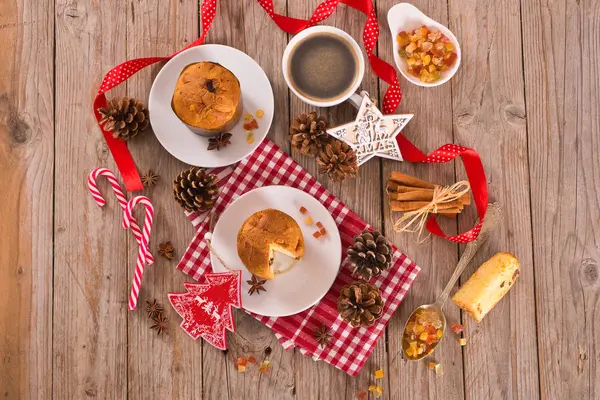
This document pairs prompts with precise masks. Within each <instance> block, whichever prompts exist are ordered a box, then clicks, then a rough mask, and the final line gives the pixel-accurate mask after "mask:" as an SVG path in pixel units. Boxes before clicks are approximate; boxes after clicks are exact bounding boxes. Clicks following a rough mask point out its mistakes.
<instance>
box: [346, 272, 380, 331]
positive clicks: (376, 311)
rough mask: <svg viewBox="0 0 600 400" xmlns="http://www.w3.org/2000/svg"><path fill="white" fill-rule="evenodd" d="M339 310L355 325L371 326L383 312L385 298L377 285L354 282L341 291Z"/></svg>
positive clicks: (347, 320)
mask: <svg viewBox="0 0 600 400" xmlns="http://www.w3.org/2000/svg"><path fill="white" fill-rule="evenodd" d="M337 310H338V312H339V313H340V316H341V317H342V319H343V320H344V321H346V322H348V323H349V324H350V325H352V326H353V327H358V326H370V325H373V323H375V321H376V320H377V319H378V318H380V317H381V315H382V314H383V299H382V298H381V293H380V292H379V289H377V286H375V285H371V284H370V283H366V282H353V283H351V284H348V285H346V286H344V287H343V288H342V290H341V291H340V296H339V297H338V304H337Z"/></svg>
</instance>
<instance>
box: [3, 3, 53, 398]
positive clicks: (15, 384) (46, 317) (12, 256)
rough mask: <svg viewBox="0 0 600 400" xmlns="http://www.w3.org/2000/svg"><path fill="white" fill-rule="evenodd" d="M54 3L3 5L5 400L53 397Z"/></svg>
mask: <svg viewBox="0 0 600 400" xmlns="http://www.w3.org/2000/svg"><path fill="white" fill-rule="evenodd" d="M53 14H54V12H53V5H52V3H51V2H50V1H47V0H44V1H39V2H38V1H27V0H23V1H12V2H2V4H0V36H1V37H2V42H1V43H0V51H1V52H2V54H3V55H4V56H3V62H2V63H1V65H0V168H1V169H2V171H3V172H2V175H1V176H0V190H1V191H2V200H1V201H0V221H1V222H0V237H1V238H2V239H1V240H0V293H2V298H3V299H4V300H5V301H3V302H2V303H0V332H2V333H1V334H0V396H1V397H2V398H5V399H16V398H32V399H36V398H40V399H41V398H50V396H51V393H52V250H53V249H52V206H53V202H52V187H53V183H54V176H53V160H54V146H53V141H54V118H53V112H54V93H53V85H54V77H53V73H54V64H53V62H54V60H53V49H54V40H53V34H52V33H53V31H54V18H53Z"/></svg>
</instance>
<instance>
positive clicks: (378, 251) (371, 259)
mask: <svg viewBox="0 0 600 400" xmlns="http://www.w3.org/2000/svg"><path fill="white" fill-rule="evenodd" d="M348 259H349V260H350V263H351V264H352V274H353V275H356V276H357V277H360V278H363V279H364V280H366V281H369V280H370V279H371V277H372V276H379V275H381V272H382V271H385V270H386V269H388V268H389V267H390V265H391V264H392V246H391V245H390V244H389V242H388V241H387V239H386V238H385V237H384V236H383V235H382V234H381V233H379V232H377V231H373V232H371V231H367V230H364V231H362V233H361V234H360V235H357V236H355V237H354V244H353V245H352V246H350V247H348Z"/></svg>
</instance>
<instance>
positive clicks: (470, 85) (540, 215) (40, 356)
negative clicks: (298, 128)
mask: <svg viewBox="0 0 600 400" xmlns="http://www.w3.org/2000/svg"><path fill="white" fill-rule="evenodd" d="M395 3H396V2H395V1H394V0H375V7H376V11H377V16H378V20H379V23H380V27H381V34H380V38H379V42H378V46H377V48H376V53H377V54H378V55H379V56H380V57H382V58H383V59H384V60H386V61H388V62H391V63H393V54H392V40H393V38H392V37H391V35H390V33H389V31H388V26H387V22H386V14H387V10H389V8H390V7H392V6H393V5H394V4H395ZM411 3H413V4H415V5H416V6H417V7H419V8H420V9H421V10H422V11H424V12H425V13H426V14H428V15H429V16H431V17H432V18H434V19H436V20H437V21H440V22H441V23H443V24H445V25H447V26H448V27H449V28H450V29H451V30H452V31H453V32H454V33H455V35H456V36H457V38H458V40H459V42H460V43H461V47H462V56H463V59H462V65H461V67H460V68H459V70H458V73H457V74H456V76H455V77H454V78H453V79H452V80H451V81H450V82H449V83H447V84H444V85H442V86H439V87H436V88H421V87H418V86H415V85H412V84H411V83H409V82H408V81H406V80H405V79H403V78H400V83H401V86H402V89H403V93H404V99H403V101H402V103H401V105H400V107H399V110H398V111H399V112H403V113H414V114H415V117H414V118H413V119H412V121H411V122H410V123H409V124H408V126H407V127H406V128H405V130H404V134H405V136H407V137H408V138H409V139H410V140H411V141H413V142H414V143H415V144H416V145H417V146H418V147H419V148H421V149H422V150H423V151H424V152H431V151H433V150H435V149H436V148H437V147H439V146H441V145H442V144H445V143H452V142H454V143H459V144H462V145H465V146H469V147H474V148H476V149H477V151H478V152H479V153H480V155H481V157H482V160H483V164H484V167H485V169H486V173H487V179H488V188H489V192H490V201H498V202H499V203H501V204H502V206H503V208H504V219H503V222H502V225H501V228H500V229H498V231H497V232H496V233H495V235H494V236H493V237H492V238H491V240H490V242H489V243H488V244H487V245H486V246H484V247H483V248H482V249H481V250H480V252H479V253H478V254H477V256H476V257H475V259H474V261H473V262H472V263H471V265H470V266H469V267H468V268H467V270H466V271H465V273H464V274H463V277H462V281H464V280H465V279H467V278H468V276H470V275H471V274H472V273H473V271H475V269H476V268H477V266H478V265H479V264H480V263H481V262H483V261H484V260H485V259H487V258H488V257H490V256H491V255H493V254H494V253H495V252H497V251H508V252H511V253H513V254H515V255H516V256H517V257H518V258H519V260H520V262H521V276H520V277H519V279H518V282H517V284H516V285H515V287H514V288H513V289H512V290H511V291H510V292H509V294H508V295H507V296H506V298H505V299H503V300H502V301H501V302H500V303H499V304H498V305H497V306H496V307H495V308H494V310H493V311H492V312H491V313H490V314H489V315H488V316H486V317H485V319H484V320H483V321H482V322H481V323H476V322H474V321H473V320H472V319H470V317H468V316H467V315H463V313H461V312H460V310H459V309H458V308H457V307H456V306H455V305H454V304H453V303H451V302H448V304H447V305H446V307H445V312H446V315H447V318H448V321H449V323H454V322H462V323H464V324H465V326H466V332H467V340H468V343H467V346H466V347H463V348H461V347H460V346H459V345H458V343H457V342H456V340H455V338H454V337H453V336H452V335H451V334H448V335H447V337H446V338H444V340H443V341H442V343H441V344H440V346H439V347H438V349H437V350H436V352H435V354H434V356H433V358H434V359H435V360H437V361H440V362H441V363H442V364H443V366H444V370H445V374H444V376H443V377H436V376H435V375H434V374H433V372H432V371H430V370H428V369H427V365H426V363H425V362H409V361H406V360H404V359H403V358H402V350H401V334H402V328H403V326H404V323H405V321H406V319H407V317H408V316H409V314H410V312H411V311H412V310H413V309H414V308H415V307H416V306H418V305H420V304H424V303H431V302H433V301H434V300H435V298H436V296H437V295H438V294H439V293H440V292H441V290H442V289H443V287H444V286H445V284H446V282H447V279H448V278H449V277H450V275H451V274H452V271H453V269H454V266H455V265H456V263H457V261H458V259H459V257H460V255H461V252H462V246H460V247H459V246H457V245H456V244H453V243H450V242H447V241H443V240H441V239H439V238H436V237H431V238H429V239H428V240H427V241H425V242H424V243H418V242H417V240H416V238H415V237H414V236H411V235H408V234H399V233H395V232H394V230H393V223H394V220H395V218H397V217H398V215H397V213H392V212H390V208H389V205H388V204H387V195H386V193H385V181H386V179H387V178H388V176H389V175H390V173H391V172H392V171H402V172H404V173H408V174H411V175H414V176H417V177H419V178H422V179H426V180H429V181H431V182H435V183H440V184H450V183H453V182H455V181H456V180H461V179H465V173H464V169H463V167H462V163H461V162H460V161H458V160H457V161H456V162H453V163H447V164H435V165H420V164H411V163H406V162H394V161H390V160H383V159H374V160H371V161H369V162H368V163H366V164H365V165H363V166H362V167H361V168H360V171H359V177H358V178H357V179H356V180H349V181H345V182H343V183H333V182H331V181H329V179H328V178H327V177H326V176H323V175H318V171H317V167H316V163H315V160H314V159H311V158H308V157H306V156H303V155H301V154H299V153H297V152H295V151H293V149H292V148H291V146H290V143H289V140H288V130H289V124H290V120H291V119H293V118H294V117H296V116H298V115H299V114H302V113H306V112H309V111H313V110H315V111H317V112H318V113H319V114H321V115H323V116H325V117H326V118H327V119H328V120H329V122H330V124H331V125H337V124H341V123H344V122H347V121H350V120H352V119H353V118H354V117H355V114H356V111H355V110H354V109H353V108H352V107H351V106H350V105H349V104H342V105H339V106H336V107H331V108H327V109H316V108H314V107H312V106H308V105H306V104H304V103H303V102H302V101H300V100H299V99H298V98H296V97H295V96H294V95H293V94H291V93H290V92H289V90H288V88H287V86H286V84H285V81H284V79H283V74H282V71H281V57H282V55H283V51H284V49H285V46H286V45H287V43H288V41H289V40H290V38H291V35H288V34H286V33H285V32H283V31H281V30H280V29H279V28H278V27H277V26H276V25H275V24H274V23H273V22H272V21H271V20H270V19H269V18H268V17H267V15H266V14H265V12H264V11H263V9H262V8H261V7H260V6H259V5H258V4H257V2H256V1H255V0H242V1H237V2H233V1H222V0H221V1H220V2H219V4H218V7H217V16H216V18H215V21H214V24H213V26H212V28H211V31H210V33H209V35H208V37H207V43H220V44H225V45H228V46H232V47H235V48H237V49H240V50H242V51H244V52H246V53H247V54H249V55H250V56H251V57H252V58H254V59H255V60H256V61H257V62H258V63H259V64H260V65H261V67H262V68H263V69H264V70H265V72H266V74H267V76H268V77H269V80H270V81H271V85H272V87H273V91H274V96H275V104H276V113H275V118H274V120H273V125H272V128H271V130H270V132H269V136H268V137H269V139H271V140H273V141H274V142H276V143H277V144H278V145H279V146H281V147H282V148H283V149H284V150H285V151H287V152H288V153H290V154H291V155H292V156H293V157H294V159H296V160H297V161H298V162H299V163H300V164H301V165H302V166H303V167H304V168H306V169H307V170H308V171H309V172H310V173H311V174H313V175H314V176H316V177H317V179H318V180H319V181H320V182H321V183H322V184H323V185H324V186H325V187H326V188H327V189H329V190H330V191H332V192H333V193H334V194H335V195H336V196H338V197H339V198H340V199H341V200H342V201H344V202H345V203H346V204H348V206H349V207H350V208H352V209H353V210H354V211H355V212H357V213H358V214H359V215H361V216H362V217H363V218H364V219H365V220H366V221H367V222H368V223H369V224H371V226H372V227H373V228H375V229H379V230H381V231H383V232H385V234H386V236H387V237H388V238H390V239H391V240H392V241H393V242H394V243H395V244H396V245H397V246H398V247H399V248H400V249H401V250H402V251H404V252H405V253H406V254H408V256H409V257H410V258H411V259H412V260H414V261H415V262H416V263H417V264H419V265H420V266H421V268H422V272H421V274H420V275H419V277H418V279H417V280H416V282H415V283H414V285H413V287H412V288H411V289H410V291H409V293H408V295H407V297H406V299H405V300H404V301H403V302H402V303H401V305H400V307H399V309H398V311H397V312H396V314H395V315H394V317H393V318H392V320H391V321H390V323H389V325H388V327H387V329H386V332H385V334H384V335H383V336H382V337H381V339H380V340H379V342H378V344H377V346H376V348H375V350H374V352H373V353H372V355H371V357H370V359H369V360H368V362H367V364H366V365H365V366H364V368H363V370H362V371H361V372H360V373H359V375H358V376H357V377H350V376H349V375H347V374H345V373H344V372H342V371H340V370H337V369H335V368H334V367H332V366H330V365H328V364H326V363H324V362H315V361H313V360H312V359H310V358H307V357H304V356H302V355H301V354H300V352H299V351H295V350H291V351H284V350H283V349H282V347H281V346H280V345H279V343H278V341H277V340H276V338H275V336H274V335H273V333H272V332H271V331H270V330H269V329H268V328H266V327H265V326H263V325H262V324H260V323H259V322H257V321H256V320H255V319H254V318H252V317H251V316H249V315H247V314H246V313H244V312H240V311H238V312H236V315H235V317H236V325H237V332H236V333H235V334H229V335H228V340H229V350H228V351H220V350H217V349H215V348H213V347H212V346H210V345H208V344H205V343H204V342H203V341H202V340H198V341H193V340H191V339H190V338H189V337H188V336H187V335H186V334H185V333H184V332H183V331H181V329H179V327H178V325H179V322H180V318H179V316H178V315H177V314H176V313H175V312H173V311H172V309H171V308H170V307H169V306H168V300H167V293H168V292H170V291H178V290H181V289H182V287H183V282H185V281H189V280H191V278H189V277H188V276H186V275H185V274H183V273H181V272H180V271H178V270H176V269H175V265H176V260H172V261H169V260H167V259H165V258H163V257H160V256H159V255H158V251H157V248H158V245H159V243H160V242H162V241H167V240H169V241H171V242H172V243H173V244H174V245H175V247H176V259H178V258H179V257H180V256H181V255H182V254H183V252H184V251H185V249H186V247H187V244H188V243H189V241H190V239H191V237H192V235H193V228H192V226H191V224H190V223H189V222H188V221H187V219H186V218H185V216H184V214H183V212H182V210H181V208H180V207H179V206H178V205H177V204H176V203H175V202H174V201H173V200H172V194H171V181H172V180H173V179H174V178H175V176H176V175H177V174H178V173H179V172H180V171H182V170H183V169H185V168H186V167H187V166H186V165H185V164H183V163H182V162H180V161H178V160H176V159H175V158H174V157H172V156H171V155H169V154H168V153H167V152H166V150H164V149H163V148H162V147H161V145H160V144H159V142H158V141H157V140H156V138H155V136H154V135H153V133H152V131H151V129H150V130H148V131H147V132H145V133H144V134H142V135H139V136H138V137H136V138H135V139H133V140H131V141H130V145H129V147H130V149H131V152H132V155H133V157H134V159H135V160H136V163H137V165H138V167H139V170H140V172H141V173H146V172H148V170H149V169H152V170H154V171H155V172H156V173H158V174H159V175H160V180H159V182H158V184H157V185H156V186H154V187H151V188H145V189H144V190H143V191H141V192H137V193H134V195H139V194H143V195H146V196H149V197H150V198H151V199H152V201H153V203H154V206H155V211H156V217H155V222H154V227H153V235H152V242H151V250H152V251H153V254H154V255H155V256H156V263H155V264H154V265H152V266H149V267H148V268H147V269H146V272H145V274H144V283H143V286H142V290H141V293H140V300H139V306H138V308H139V309H138V310H137V311H135V312H129V311H127V301H128V297H129V290H130V285H131V279H132V274H133V266H134V264H135V259H136V255H137V244H136V242H135V240H134V239H133V237H132V235H131V234H130V233H129V232H126V231H124V230H123V229H122V228H121V227H120V218H121V215H122V214H121V210H120V208H119V205H118V204H117V202H116V201H115V198H114V196H113V195H112V193H111V192H110V188H109V186H108V184H107V182H106V181H104V180H103V179H99V186H100V190H101V191H102V193H104V194H105V197H106V200H107V205H106V206H105V207H103V208H99V207H98V206H97V205H96V204H95V203H94V201H93V200H92V199H91V197H90V196H89V193H88V192H87V187H86V184H85V179H86V176H87V174H88V173H89V172H90V171H91V170H92V169H93V168H95V167H99V166H105V167H108V168H111V169H113V170H116V167H115V165H114V161H113V158H112V156H111V155H110V152H109V151H108V148H107V146H106V144H105V142H104V139H103V138H102V135H101V133H100V131H99V129H98V127H97V125H96V122H95V119H94V117H93V114H92V102H93V100H94V97H95V94H96V92H97V90H98V86H99V84H100V82H101V80H102V77H103V76H104V74H105V73H106V72H107V71H108V70H109V69H110V68H111V67H113V66H115V65H117V64H119V63H121V62H123V61H125V60H127V59H133V58H137V57H148V56H158V55H161V56H162V55H169V54H172V53H174V52H176V51H177V50H179V49H181V48H183V47H185V46H186V45H187V44H189V43H190V42H192V41H193V40H195V39H196V38H197V37H198V34H199V32H200V24H201V18H200V15H199V9H200V5H201V2H199V1H197V0H160V1H158V0H126V1H123V0H104V1H102V2H99V1H93V0H77V1H67V0H55V1H50V0H5V1H2V2H0V37H1V38H2V40H1V41H0V50H2V54H3V61H4V62H3V63H0V168H1V169H2V172H3V173H2V174H0V191H1V193H2V194H1V195H0V196H1V197H0V235H1V236H0V296H1V297H0V298H1V299H2V301H1V302H0V398H2V399H61V400H62V399H88V398H91V399H94V398H98V399H168V398H170V399H206V400H213V399H215V400H221V399H227V400H239V399H247V400H259V399H260V400H266V399H273V400H280V399H282V400H283V399H297V400H304V399H308V400H313V399H323V400H330V399H331V400H342V399H344V400H354V399H356V398H357V392H358V391H360V390H367V388H368V386H369V385H370V384H373V383H374V376H373V372H374V371H375V370H376V369H378V368H382V369H383V370H384V371H385V378H384V379H383V380H381V381H378V384H380V385H381V386H382V387H383V390H384V393H383V396H382V398H383V399H422V398H427V399H440V398H444V399H463V398H464V399H473V400H480V399H538V398H539V399H584V400H593V399H600V388H599V385H598V382H600V322H599V321H600V313H599V312H598V310H600V278H599V267H598V263H599V260H600V244H599V243H600V194H599V193H600V192H599V189H598V188H600V157H598V152H600V136H599V135H598V131H599V130H600V112H599V106H598V104H599V99H598V94H597V93H598V92H599V91H600V83H599V82H600V76H599V74H598V72H597V65H598V64H600V51H599V44H600V29H599V28H600V13H599V12H598V10H600V3H599V2H598V1H597V0H581V1H576V0H566V1H563V2H555V1H552V0H531V1H530V0H527V1H525V0H521V1H519V0H501V1H497V2H494V1H491V0H483V1H476V0H465V1H460V2H457V1H449V0H446V1H437V2H436V1H426V0H411ZM318 4H319V0H296V1H291V0H290V1H287V0H277V1H275V10H276V11H277V12H279V13H281V14H284V15H289V16H292V17H295V18H309V17H310V15H311V13H312V11H313V10H314V8H315V7H316V6H317V5H318ZM365 20H366V18H365V16H364V15H362V14H361V13H360V12H358V11H356V10H354V9H351V8H349V7H347V6H345V5H340V6H339V7H338V10H337V11H336V12H335V13H334V14H333V15H332V16H331V17H330V18H329V19H328V20H326V21H325V24H328V25H333V26H336V27H339V28H341V29H343V30H345V31H347V32H348V33H349V34H351V35H352V36H353V37H354V38H355V39H356V40H357V41H358V42H359V43H360V44H361V45H362V28H363V25H364V22H365ZM161 67H162V64H161V63H159V64H156V65H154V66H152V67H149V68H147V69H145V70H143V71H141V72H139V73H138V74H136V75H135V76H134V77H132V78H131V79H130V80H128V81H127V83H126V84H124V85H121V86H119V87H118V88H115V89H113V90H112V91H111V92H109V93H108V95H109V97H117V96H124V95H128V96H132V97H136V98H139V99H143V100H147V97H148V93H149V90H150V86H151V84H152V81H153V79H154V77H155V76H156V74H157V72H158V71H159V70H160V68H161ZM361 89H364V90H367V91H368V92H369V93H370V94H371V95H372V96H373V97H375V98H377V99H378V100H379V101H381V99H382V98H383V94H384V93H385V90H386V89H387V84H386V83H385V82H382V81H380V80H378V79H377V77H376V76H375V75H374V74H373V72H372V70H371V68H370V67H369V66H368V63H367V67H366V71H365V77H364V80H363V82H362V86H361ZM138 211H139V210H138ZM136 216H137V217H138V218H139V219H140V220H141V219H142V218H143V214H142V213H141V212H137V213H136ZM475 217H476V213H475V210H474V207H472V206H470V207H467V209H466V210H465V212H463V213H462V214H461V215H460V216H459V217H458V219H457V220H451V219H443V220H442V221H441V222H442V227H443V229H444V230H445V231H446V232H447V233H456V232H458V231H464V230H466V229H468V228H469V227H470V226H471V225H472V224H473V221H474V219H475ZM153 299H156V300H158V301H159V302H161V303H163V304H165V305H166V306H167V307H166V315H167V317H169V318H170V319H171V325H170V327H171V332H170V334H169V335H168V336H157V335H156V333H155V332H154V331H151V330H150V329H149V326H150V325H151V322H150V321H149V320H148V318H147V317H146V314H145V313H144V312H143V306H144V305H145V301H146V300H153ZM249 355H254V356H255V357H256V358H257V359H258V360H259V361H262V360H265V359H266V360H270V361H271V363H272V366H273V368H272V372H271V374H270V375H260V374H258V373H256V372H257V371H249V372H248V373H239V372H237V369H236V367H235V365H234V362H235V360H236V358H237V357H239V356H249ZM372 398H373V396H372V395H370V397H369V399H372Z"/></svg>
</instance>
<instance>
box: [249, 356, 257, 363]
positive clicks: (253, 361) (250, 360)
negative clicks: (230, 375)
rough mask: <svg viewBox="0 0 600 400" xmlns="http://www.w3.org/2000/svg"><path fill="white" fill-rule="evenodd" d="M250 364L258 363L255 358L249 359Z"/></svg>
mask: <svg viewBox="0 0 600 400" xmlns="http://www.w3.org/2000/svg"><path fill="white" fill-rule="evenodd" d="M248 362H249V363H253V364H254V363H256V357H254V356H250V357H248Z"/></svg>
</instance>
